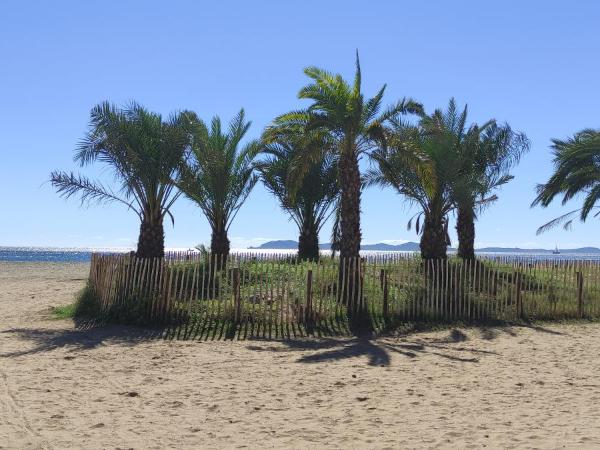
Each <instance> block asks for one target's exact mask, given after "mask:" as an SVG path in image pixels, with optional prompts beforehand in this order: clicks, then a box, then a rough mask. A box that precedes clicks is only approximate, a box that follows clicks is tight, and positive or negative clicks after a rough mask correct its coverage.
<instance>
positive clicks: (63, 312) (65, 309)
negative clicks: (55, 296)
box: [51, 303, 76, 319]
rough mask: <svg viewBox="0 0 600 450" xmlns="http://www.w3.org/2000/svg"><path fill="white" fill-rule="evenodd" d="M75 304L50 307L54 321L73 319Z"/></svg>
mask: <svg viewBox="0 0 600 450" xmlns="http://www.w3.org/2000/svg"><path fill="white" fill-rule="evenodd" d="M75 308H76V304H75V303H71V304H70V305H64V306H54V307H52V311H51V312H52V315H53V316H54V318H55V319H72V318H73V317H75Z"/></svg>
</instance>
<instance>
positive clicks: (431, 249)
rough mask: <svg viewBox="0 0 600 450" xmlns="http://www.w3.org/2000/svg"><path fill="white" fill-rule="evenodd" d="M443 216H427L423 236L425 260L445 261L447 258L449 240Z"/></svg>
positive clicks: (422, 244) (422, 243) (422, 255)
mask: <svg viewBox="0 0 600 450" xmlns="http://www.w3.org/2000/svg"><path fill="white" fill-rule="evenodd" d="M444 225H445V224H444V218H443V216H442V215H441V214H431V213H426V214H425V222H424V224H423V234H422V235H421V257H422V258H423V259H440V258H441V259H445V258H446V257H447V254H446V249H447V239H446V230H445V228H444Z"/></svg>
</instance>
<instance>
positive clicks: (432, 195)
mask: <svg viewBox="0 0 600 450" xmlns="http://www.w3.org/2000/svg"><path fill="white" fill-rule="evenodd" d="M434 114H435V113H434ZM432 117H433V116H430V117H427V116H424V117H423V118H422V119H421V120H420V121H419V123H418V124H416V125H413V124H410V123H407V122H404V121H402V120H400V119H398V118H394V119H392V120H391V121H390V125H389V126H388V127H387V130H386V134H387V139H386V140H387V146H386V147H382V148H381V149H379V150H378V151H377V152H375V153H374V155H373V156H374V159H375V161H376V162H377V167H376V168H375V169H373V170H371V171H369V173H368V174H367V176H366V177H365V178H366V184H367V185H374V184H377V185H380V186H391V187H393V188H395V189H396V190H397V191H398V193H399V194H400V195H402V196H404V197H405V198H406V199H407V200H408V201H409V202H411V203H414V204H416V205H418V206H419V208H420V211H419V212H418V213H417V214H416V215H415V216H413V217H412V218H411V219H410V220H409V222H408V228H409V229H410V228H411V227H412V223H413V220H415V219H416V221H415V228H416V231H417V233H418V234H419V233H420V234H421V242H420V246H421V256H422V257H423V258H425V259H429V258H446V256H447V253H446V250H447V246H448V245H449V243H450V240H449V236H448V213H449V212H450V211H452V210H453V208H454V202H453V197H452V191H451V189H450V186H451V182H452V180H453V179H455V177H456V176H458V173H459V167H460V165H459V162H458V161H457V160H456V158H455V154H454V153H453V152H452V151H451V145H452V143H451V139H450V136H449V135H448V134H443V133H432V132H431V131H430V129H429V127H428V126H427V123H428V121H429V120H432Z"/></svg>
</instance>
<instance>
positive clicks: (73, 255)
mask: <svg viewBox="0 0 600 450" xmlns="http://www.w3.org/2000/svg"><path fill="white" fill-rule="evenodd" d="M131 250H132V249H130V248H50V247H0V261H9V262H70V263H75V262H89V261H90V259H91V255H92V253H95V252H99V253H127V252H129V251H131ZM166 250H167V251H188V250H189V251H192V250H190V249H182V248H177V249H175V248H173V249H166ZM231 253H233V254H236V253H238V254H245V255H252V254H256V255H273V256H277V255H286V254H289V255H293V254H295V253H296V251H295V250H287V249H286V250H274V249H269V250H260V249H241V248H240V249H232V250H231ZM321 253H322V254H323V256H326V255H330V254H331V253H330V252H329V251H327V250H322V251H321ZM400 253H401V254H403V255H410V254H414V252H387V251H361V254H362V255H363V256H375V255H379V256H382V257H385V256H386V255H392V254H400ZM451 254H452V253H449V255H451ZM478 255H479V256H481V257H485V258H502V259H520V260H523V259H527V260H557V261H558V260H579V261H581V260H585V261H600V254H599V253H590V254H586V253H560V254H558V255H555V254H552V253H549V252H545V253H539V252H538V253H536V252H525V251H520V252H497V253H478Z"/></svg>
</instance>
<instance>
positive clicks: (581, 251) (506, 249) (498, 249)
mask: <svg viewBox="0 0 600 450" xmlns="http://www.w3.org/2000/svg"><path fill="white" fill-rule="evenodd" d="M475 251H476V252H480V253H552V252H553V250H548V249H545V248H519V247H513V248H510V247H484V248H477V249H475ZM560 253H561V254H562V253H570V254H573V253H578V254H587V253H600V248H597V247H580V248H565V249H561V250H560Z"/></svg>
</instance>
